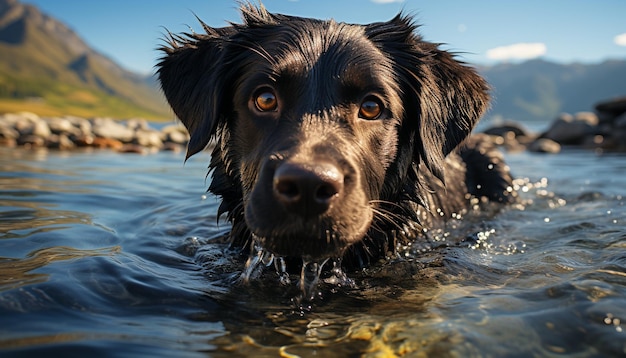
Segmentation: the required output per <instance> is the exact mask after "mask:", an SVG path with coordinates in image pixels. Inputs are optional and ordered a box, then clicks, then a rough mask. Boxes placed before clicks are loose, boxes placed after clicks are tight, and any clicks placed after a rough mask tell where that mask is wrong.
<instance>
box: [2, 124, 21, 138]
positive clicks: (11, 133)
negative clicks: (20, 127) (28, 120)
mask: <svg viewBox="0 0 626 358" xmlns="http://www.w3.org/2000/svg"><path fill="white" fill-rule="evenodd" d="M19 136H20V133H19V132H18V131H16V130H15V129H13V127H12V126H9V125H8V124H7V125H3V124H0V138H6V139H14V140H15V139H17V138H18V137H19Z"/></svg>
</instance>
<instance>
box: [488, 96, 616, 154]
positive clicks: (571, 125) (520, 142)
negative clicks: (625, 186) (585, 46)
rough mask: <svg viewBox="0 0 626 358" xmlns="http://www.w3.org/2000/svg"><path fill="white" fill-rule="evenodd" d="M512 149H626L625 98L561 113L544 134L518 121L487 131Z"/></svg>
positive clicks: (553, 151)
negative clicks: (591, 107) (577, 110)
mask: <svg viewBox="0 0 626 358" xmlns="http://www.w3.org/2000/svg"><path fill="white" fill-rule="evenodd" d="M484 133H485V134H487V135H489V136H490V137H491V139H492V140H493V141H494V143H495V144H497V145H500V146H502V147H503V148H505V149H506V150H509V151H519V150H528V151H531V152H537V153H559V152H561V150H562V149H563V148H584V149H591V150H595V151H599V152H604V151H607V152H626V97H619V98H615V99H611V100H607V101H603V102H600V103H598V104H596V105H595V106H594V111H593V112H578V113H575V114H569V113H562V114H560V115H559V116H557V118H555V119H554V120H553V121H552V122H551V124H550V126H549V127H548V129H547V130H546V131H544V132H542V133H530V132H529V131H527V130H526V129H525V128H524V127H523V126H522V125H521V124H520V123H518V122H509V123H504V124H500V125H496V126H493V127H491V128H489V129H487V130H485V131H484Z"/></svg>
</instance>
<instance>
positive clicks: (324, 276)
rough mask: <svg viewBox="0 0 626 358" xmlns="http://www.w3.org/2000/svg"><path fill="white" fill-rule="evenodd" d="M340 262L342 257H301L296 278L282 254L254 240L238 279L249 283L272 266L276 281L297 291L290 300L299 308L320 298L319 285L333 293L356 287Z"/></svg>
mask: <svg viewBox="0 0 626 358" xmlns="http://www.w3.org/2000/svg"><path fill="white" fill-rule="evenodd" d="M341 262H342V261H341V258H325V259H321V260H311V259H309V258H304V257H303V258H302V266H301V268H300V274H299V277H298V275H297V273H296V272H297V271H296V268H293V267H292V270H291V272H290V271H289V267H288V264H287V260H286V258H285V257H282V256H277V255H274V254H272V253H270V252H269V251H267V250H265V249H264V248H263V247H262V246H261V245H260V244H259V243H255V244H254V249H253V250H252V251H251V253H250V255H249V257H248V260H247V261H246V264H245V267H244V270H243V272H242V273H241V278H240V279H241V281H242V282H243V283H244V284H249V283H250V282H251V281H254V280H258V279H261V278H262V277H264V275H263V274H264V273H265V271H266V269H267V268H269V267H273V268H274V273H275V274H276V277H277V279H278V283H280V284H281V285H282V286H287V287H290V286H291V287H294V288H295V289H296V290H297V291H296V292H297V294H296V295H295V297H293V298H292V302H293V303H294V304H296V305H297V306H298V307H300V308H302V307H304V306H303V304H304V303H307V302H312V301H314V300H315V299H322V290H321V288H320V285H321V284H324V286H325V287H327V288H329V290H330V292H332V293H336V292H338V291H339V289H341V288H342V287H343V288H354V287H356V284H355V282H354V280H352V279H351V278H349V277H348V275H347V274H346V273H345V272H344V271H343V269H342V267H341Z"/></svg>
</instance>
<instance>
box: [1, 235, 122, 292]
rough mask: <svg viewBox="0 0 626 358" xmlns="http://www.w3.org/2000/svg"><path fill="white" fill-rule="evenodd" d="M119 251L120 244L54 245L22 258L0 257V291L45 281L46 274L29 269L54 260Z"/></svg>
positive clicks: (110, 253) (116, 252)
mask: <svg viewBox="0 0 626 358" xmlns="http://www.w3.org/2000/svg"><path fill="white" fill-rule="evenodd" d="M121 251H122V248H121V247H120V246H114V247H107V248H102V249H96V250H79V249H75V248H72V247H67V246H55V247H50V248H46V249H40V250H37V251H34V252H31V253H29V254H28V255H27V256H26V257H25V258H23V259H15V258H8V257H0V291H4V290H11V289H15V288H19V287H22V286H26V285H31V284H35V283H39V282H45V281H46V280H47V278H48V275H47V274H44V273H33V272H31V271H33V270H36V269H38V268H41V267H44V266H47V265H48V264H51V263H54V262H58V261H65V260H73V259H80V258H84V257H89V256H111V255H115V254H118V253H120V252H121Z"/></svg>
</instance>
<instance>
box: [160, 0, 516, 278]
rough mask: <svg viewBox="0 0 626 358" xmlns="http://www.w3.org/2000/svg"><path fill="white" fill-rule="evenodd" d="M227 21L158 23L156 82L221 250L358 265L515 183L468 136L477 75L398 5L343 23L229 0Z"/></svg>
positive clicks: (493, 151) (509, 194) (486, 147)
mask: <svg viewBox="0 0 626 358" xmlns="http://www.w3.org/2000/svg"><path fill="white" fill-rule="evenodd" d="M241 13H242V18H243V21H242V23H241V24H238V23H231V24H229V25H230V26H227V27H222V28H213V27H210V26H208V25H206V24H205V23H203V22H202V21H201V20H199V21H200V23H201V25H202V27H203V31H204V33H195V32H191V33H183V34H178V35H174V34H171V33H169V34H168V37H167V38H166V39H165V41H166V44H165V45H164V46H163V47H161V50H162V51H163V57H161V59H160V62H159V63H158V65H157V74H158V78H159V81H160V83H161V88H162V90H163V93H164V94H165V97H166V98H167V100H168V102H169V104H170V105H171V107H172V109H173V111H174V113H175V114H176V116H177V117H178V118H179V119H180V121H182V123H183V124H184V125H185V126H186V128H187V130H188V131H189V134H190V140H189V143H188V148H187V159H188V158H189V157H190V156H192V155H194V154H196V153H198V152H200V151H202V150H204V149H205V148H207V147H208V146H209V144H211V147H212V148H213V149H212V154H211V160H210V165H209V169H210V172H211V173H212V174H211V175H212V180H211V183H210V186H209V189H208V191H210V192H211V193H213V194H215V195H217V196H218V197H220V198H221V204H220V206H219V210H218V216H221V215H223V214H226V215H227V218H228V220H229V221H230V222H231V223H232V230H231V232H230V234H229V239H230V242H231V244H232V245H233V246H236V247H239V248H243V249H244V250H250V248H251V247H252V246H253V245H260V246H261V247H262V248H264V249H265V250H267V251H268V252H270V253H272V254H274V255H276V256H280V257H286V258H303V259H304V260H309V261H311V260H323V259H325V258H343V260H342V263H343V265H345V266H346V267H352V268H361V267H366V266H368V265H371V263H372V262H375V261H376V260H378V259H380V258H382V257H384V256H385V255H387V254H388V253H389V252H394V250H395V249H396V246H397V245H398V244H402V243H404V244H406V243H408V242H411V241H414V240H420V238H423V237H425V232H426V231H427V229H428V228H430V227H433V226H434V225H437V223H441V222H445V220H447V219H449V218H451V217H457V216H459V217H460V215H461V214H462V213H465V212H467V210H468V208H470V205H472V200H474V202H476V201H477V200H478V201H491V202H499V203H506V202H510V201H511V200H512V199H513V198H514V196H515V194H514V192H513V191H512V189H511V187H512V185H511V181H512V180H511V175H510V173H509V168H508V167H507V166H506V164H505V163H504V161H503V159H502V155H501V154H500V153H499V151H498V150H497V148H495V147H494V146H493V145H491V144H490V143H489V141H487V140H483V139H481V138H480V137H473V138H472V139H469V140H468V137H469V135H470V132H471V131H472V129H473V127H474V126H475V125H476V123H477V122H478V120H479V118H480V117H481V116H482V115H483V114H484V112H485V111H486V109H487V108H488V106H489V86H488V84H487V83H486V82H485V80H484V79H483V78H481V76H479V75H478V74H477V72H476V71H475V70H474V69H473V68H471V67H470V66H468V65H466V64H465V63H463V62H461V61H459V60H457V59H456V57H455V55H454V54H452V53H450V52H448V51H445V50H442V49H440V45H439V44H435V43H430V42H427V41H425V40H423V39H422V37H421V36H420V35H419V34H418V33H417V31H416V29H417V27H418V26H417V25H416V24H415V23H414V20H413V18H412V17H411V16H408V15H405V14H403V13H400V14H399V15H397V16H396V17H394V18H393V19H391V20H390V21H387V22H379V23H372V24H367V25H354V24H347V23H341V22H335V21H333V20H328V21H326V20H318V19H311V18H302V17H295V16H287V15H282V14H274V13H270V12H268V11H267V10H266V9H265V8H264V7H263V5H252V4H250V3H244V4H242V5H241Z"/></svg>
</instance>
